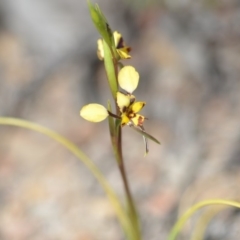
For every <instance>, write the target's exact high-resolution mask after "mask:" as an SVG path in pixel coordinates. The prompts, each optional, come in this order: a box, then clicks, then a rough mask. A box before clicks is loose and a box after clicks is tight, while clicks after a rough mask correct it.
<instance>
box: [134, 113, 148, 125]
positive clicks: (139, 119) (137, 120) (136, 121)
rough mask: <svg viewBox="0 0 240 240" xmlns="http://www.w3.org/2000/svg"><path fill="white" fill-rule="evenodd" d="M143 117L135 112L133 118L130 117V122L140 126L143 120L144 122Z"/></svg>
mask: <svg viewBox="0 0 240 240" xmlns="http://www.w3.org/2000/svg"><path fill="white" fill-rule="evenodd" d="M144 119H145V117H144V116H142V115H140V114H136V116H135V117H134V118H132V119H131V120H132V122H133V124H134V125H135V126H142V125H143V122H144Z"/></svg>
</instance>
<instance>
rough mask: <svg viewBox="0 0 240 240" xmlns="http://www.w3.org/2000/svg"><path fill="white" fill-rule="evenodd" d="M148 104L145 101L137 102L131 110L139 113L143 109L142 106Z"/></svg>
mask: <svg viewBox="0 0 240 240" xmlns="http://www.w3.org/2000/svg"><path fill="white" fill-rule="evenodd" d="M145 105H146V103H145V102H135V103H133V104H132V106H131V110H132V112H134V113H137V112H139V111H141V110H142V108H143V107H144V106H145Z"/></svg>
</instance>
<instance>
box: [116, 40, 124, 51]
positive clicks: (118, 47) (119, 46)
mask: <svg viewBox="0 0 240 240" xmlns="http://www.w3.org/2000/svg"><path fill="white" fill-rule="evenodd" d="M123 47H124V41H123V37H121V38H120V39H119V42H118V45H117V47H116V48H117V49H120V48H123Z"/></svg>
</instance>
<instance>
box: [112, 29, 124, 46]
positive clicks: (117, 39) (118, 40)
mask: <svg viewBox="0 0 240 240" xmlns="http://www.w3.org/2000/svg"><path fill="white" fill-rule="evenodd" d="M113 38H114V42H115V46H116V47H117V46H118V43H119V42H120V40H121V38H122V35H121V34H120V33H119V32H117V31H115V32H114V33H113Z"/></svg>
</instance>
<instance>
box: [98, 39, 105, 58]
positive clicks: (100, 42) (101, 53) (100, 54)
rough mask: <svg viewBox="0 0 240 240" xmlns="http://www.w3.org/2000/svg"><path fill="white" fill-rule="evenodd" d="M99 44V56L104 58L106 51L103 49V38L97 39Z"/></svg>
mask: <svg viewBox="0 0 240 240" xmlns="http://www.w3.org/2000/svg"><path fill="white" fill-rule="evenodd" d="M97 46H98V50H97V56H98V58H99V59H100V60H103V58H104V51H103V42H102V39H98V41H97Z"/></svg>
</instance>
